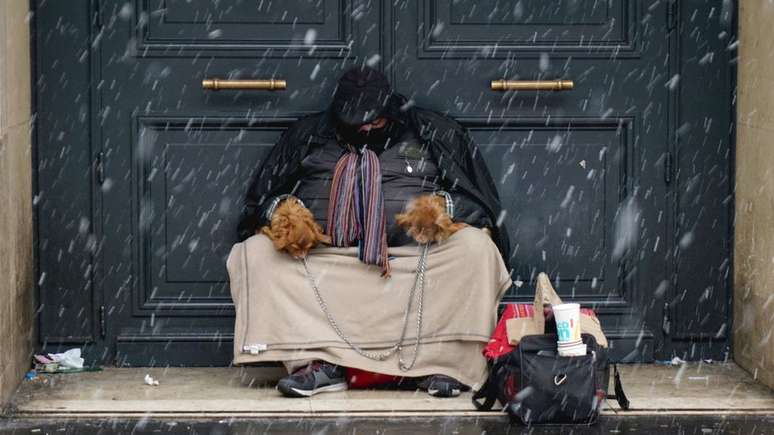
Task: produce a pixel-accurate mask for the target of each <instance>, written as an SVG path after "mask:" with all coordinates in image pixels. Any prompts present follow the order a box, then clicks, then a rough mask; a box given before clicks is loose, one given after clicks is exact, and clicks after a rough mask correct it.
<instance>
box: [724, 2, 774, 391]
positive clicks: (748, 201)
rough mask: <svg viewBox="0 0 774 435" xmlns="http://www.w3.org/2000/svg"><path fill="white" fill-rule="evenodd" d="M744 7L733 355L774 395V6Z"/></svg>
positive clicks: (741, 20) (741, 19)
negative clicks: (773, 389) (773, 334)
mask: <svg viewBox="0 0 774 435" xmlns="http://www.w3.org/2000/svg"><path fill="white" fill-rule="evenodd" d="M739 4H740V8H739V27H740V28H739V39H740V45H739V65H738V68H739V69H738V103H737V104H738V105H737V122H738V124H737V143H736V230H735V233H736V234H735V242H734V268H735V276H734V347H733V350H734V359H735V360H736V362H737V363H738V364H739V365H740V366H742V367H743V368H745V369H746V370H747V371H749V372H750V373H751V374H752V375H753V377H755V378H757V379H758V380H759V381H761V382H763V383H764V384H766V385H768V386H769V387H772V388H774V336H772V333H773V332H774V90H773V86H774V34H773V33H772V30H771V29H772V27H771V24H772V23H774V2H771V1H739Z"/></svg>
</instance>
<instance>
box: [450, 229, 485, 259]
mask: <svg viewBox="0 0 774 435" xmlns="http://www.w3.org/2000/svg"><path fill="white" fill-rule="evenodd" d="M454 237H455V238H457V239H458V241H459V243H460V244H461V245H462V246H464V247H465V249H466V251H468V252H470V253H471V254H473V255H476V254H481V253H483V252H484V251H485V250H487V249H490V248H491V246H492V239H491V237H490V236H489V235H488V234H487V233H486V232H485V231H483V230H481V229H479V228H475V227H467V228H464V229H462V230H460V231H457V232H456V233H455V234H454Z"/></svg>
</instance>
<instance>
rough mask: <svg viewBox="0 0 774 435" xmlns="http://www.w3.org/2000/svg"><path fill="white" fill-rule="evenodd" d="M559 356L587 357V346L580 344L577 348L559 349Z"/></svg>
mask: <svg viewBox="0 0 774 435" xmlns="http://www.w3.org/2000/svg"><path fill="white" fill-rule="evenodd" d="M558 352H559V356H585V355H586V345H585V344H579V345H577V346H572V347H570V348H566V349H563V348H559V349H558Z"/></svg>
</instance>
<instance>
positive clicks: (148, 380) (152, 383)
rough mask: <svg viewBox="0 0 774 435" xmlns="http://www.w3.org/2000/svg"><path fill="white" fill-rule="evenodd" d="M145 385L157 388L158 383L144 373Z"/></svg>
mask: <svg viewBox="0 0 774 435" xmlns="http://www.w3.org/2000/svg"><path fill="white" fill-rule="evenodd" d="M145 385H150V386H152V387H158V385H159V381H157V380H156V379H153V378H152V377H151V375H149V374H147V373H146V374H145Z"/></svg>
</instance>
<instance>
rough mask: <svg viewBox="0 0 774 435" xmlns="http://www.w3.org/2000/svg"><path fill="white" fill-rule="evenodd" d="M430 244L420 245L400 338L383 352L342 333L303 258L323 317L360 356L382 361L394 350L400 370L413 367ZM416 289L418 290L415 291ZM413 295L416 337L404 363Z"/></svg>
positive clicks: (420, 324)
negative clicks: (408, 357)
mask: <svg viewBox="0 0 774 435" xmlns="http://www.w3.org/2000/svg"><path fill="white" fill-rule="evenodd" d="M429 247H430V245H429V244H425V245H423V247H422V253H421V254H420V256H419V262H418V264H417V274H416V277H415V278H414V285H413V286H412V287H411V291H410V292H409V300H408V304H407V306H406V313H405V315H404V317H403V328H402V330H401V333H400V339H398V342H397V343H395V344H394V345H392V346H390V348H389V349H388V350H386V351H384V352H380V353H375V352H369V351H367V350H365V349H363V348H361V347H360V346H358V345H356V344H355V343H353V342H352V340H351V339H350V338H349V336H348V335H347V334H345V333H344V331H343V330H342V329H341V327H340V326H339V324H338V322H336V319H334V318H333V315H332V314H331V312H330V310H329V309H328V304H327V303H326V302H325V299H323V297H322V294H320V289H319V287H317V284H316V283H315V281H314V276H312V272H311V271H310V270H309V263H308V262H307V259H306V257H304V258H303V260H302V261H303V264H304V272H305V274H306V278H307V280H309V284H310V285H311V286H312V290H314V296H315V298H316V299H317V303H318V304H319V305H320V308H321V309H322V311H323V313H324V314H325V317H326V318H327V319H328V323H329V324H330V325H331V328H333V330H334V331H335V332H336V335H338V336H339V338H341V339H342V340H344V342H345V343H347V345H348V346H349V347H350V348H351V349H352V350H354V351H355V352H357V353H358V354H360V355H361V356H363V357H365V358H368V359H370V360H374V361H384V360H385V359H387V358H389V357H390V356H392V355H394V354H395V353H396V352H397V353H398V367H399V368H400V370H401V371H404V372H405V371H409V370H411V368H412V367H414V364H415V363H416V361H417V354H418V353H419V342H420V334H421V332H422V304H423V300H424V293H425V271H426V269H427V251H428V249H429ZM417 290H418V291H417ZM414 295H418V296H417V299H418V301H417V333H416V338H415V342H414V354H413V357H412V359H411V363H409V364H406V363H405V361H404V360H403V342H404V341H405V339H406V331H407V330H408V321H409V315H410V314H411V306H412V305H413V302H414Z"/></svg>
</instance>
